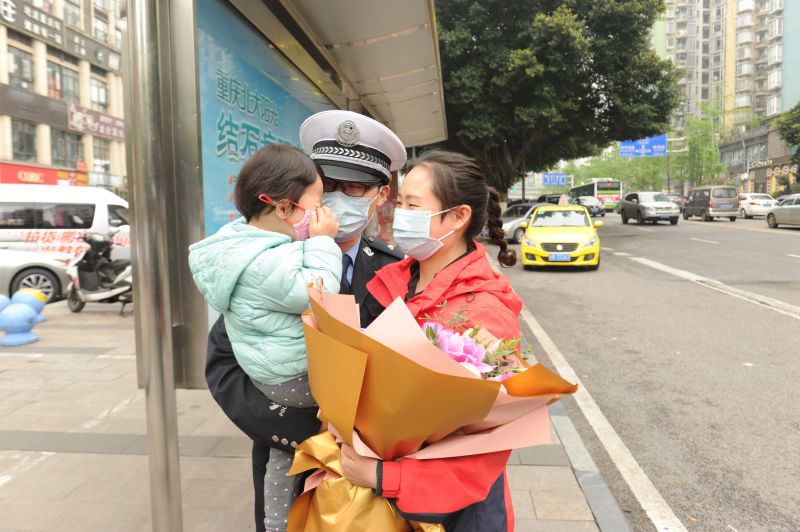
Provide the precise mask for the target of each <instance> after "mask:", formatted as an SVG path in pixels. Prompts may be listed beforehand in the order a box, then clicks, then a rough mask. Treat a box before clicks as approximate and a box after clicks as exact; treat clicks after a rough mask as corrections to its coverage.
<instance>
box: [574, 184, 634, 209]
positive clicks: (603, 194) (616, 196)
mask: <svg viewBox="0 0 800 532" xmlns="http://www.w3.org/2000/svg"><path fill="white" fill-rule="evenodd" d="M569 195H570V196H571V197H573V198H578V197H580V196H594V197H596V198H597V199H599V200H600V201H602V202H603V206H604V207H605V209H606V211H609V212H610V211H613V210H614V209H616V208H617V205H618V204H619V201H620V200H621V199H622V182H621V181H617V180H616V179H593V180H592V182H591V183H585V184H583V185H578V186H577V187H573V188H571V189H570V190H569Z"/></svg>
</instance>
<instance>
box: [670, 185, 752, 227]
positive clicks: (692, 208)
mask: <svg viewBox="0 0 800 532" xmlns="http://www.w3.org/2000/svg"><path fill="white" fill-rule="evenodd" d="M691 216H699V217H701V218H702V219H703V221H705V222H710V221H711V220H713V219H714V218H728V219H729V220H730V221H732V222H735V221H736V217H737V216H739V191H738V190H737V189H736V187H732V186H726V185H713V186H706V187H697V188H693V189H692V190H690V191H689V196H688V197H687V198H686V203H685V204H684V205H683V219H684V220H688V219H689V218H690V217H691Z"/></svg>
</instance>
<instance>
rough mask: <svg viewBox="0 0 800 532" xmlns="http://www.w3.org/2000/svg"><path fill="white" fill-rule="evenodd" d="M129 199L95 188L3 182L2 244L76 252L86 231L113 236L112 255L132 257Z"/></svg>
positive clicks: (0, 209)
mask: <svg viewBox="0 0 800 532" xmlns="http://www.w3.org/2000/svg"><path fill="white" fill-rule="evenodd" d="M129 224H130V216H129V214H128V202H127V201H125V200H124V199H122V198H120V197H119V196H117V195H116V194H114V193H113V192H109V191H108V190H105V189H103V188H96V187H75V186H57V185H11V184H6V185H0V247H2V248H8V249H24V250H34V251H57V252H60V253H68V254H70V255H77V254H78V253H79V252H80V251H82V250H83V249H84V248H85V247H86V244H85V243H84V242H83V241H81V240H80V238H79V237H80V236H81V235H82V234H84V233H86V232H97V233H108V232H109V230H110V229H112V228H118V229H119V232H118V233H117V234H116V235H115V236H114V250H113V252H112V253H113V258H114V259H127V258H130V253H131V251H130V249H131V248H130V246H131V239H130V225H129Z"/></svg>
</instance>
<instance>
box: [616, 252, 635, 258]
mask: <svg viewBox="0 0 800 532" xmlns="http://www.w3.org/2000/svg"><path fill="white" fill-rule="evenodd" d="M614 255H616V256H618V257H630V256H631V254H630V253H625V252H624V251H615V252H614Z"/></svg>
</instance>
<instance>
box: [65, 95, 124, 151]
mask: <svg viewBox="0 0 800 532" xmlns="http://www.w3.org/2000/svg"><path fill="white" fill-rule="evenodd" d="M69 128H70V129H72V130H75V131H80V132H81V133H88V134H90V135H95V136H99V137H105V138H108V139H111V140H116V141H118V142H125V121H124V120H122V119H121V118H116V117H114V116H111V115H107V114H105V113H101V112H99V111H95V110H94V109H87V108H86V107H81V106H80V105H74V104H70V106H69Z"/></svg>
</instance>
